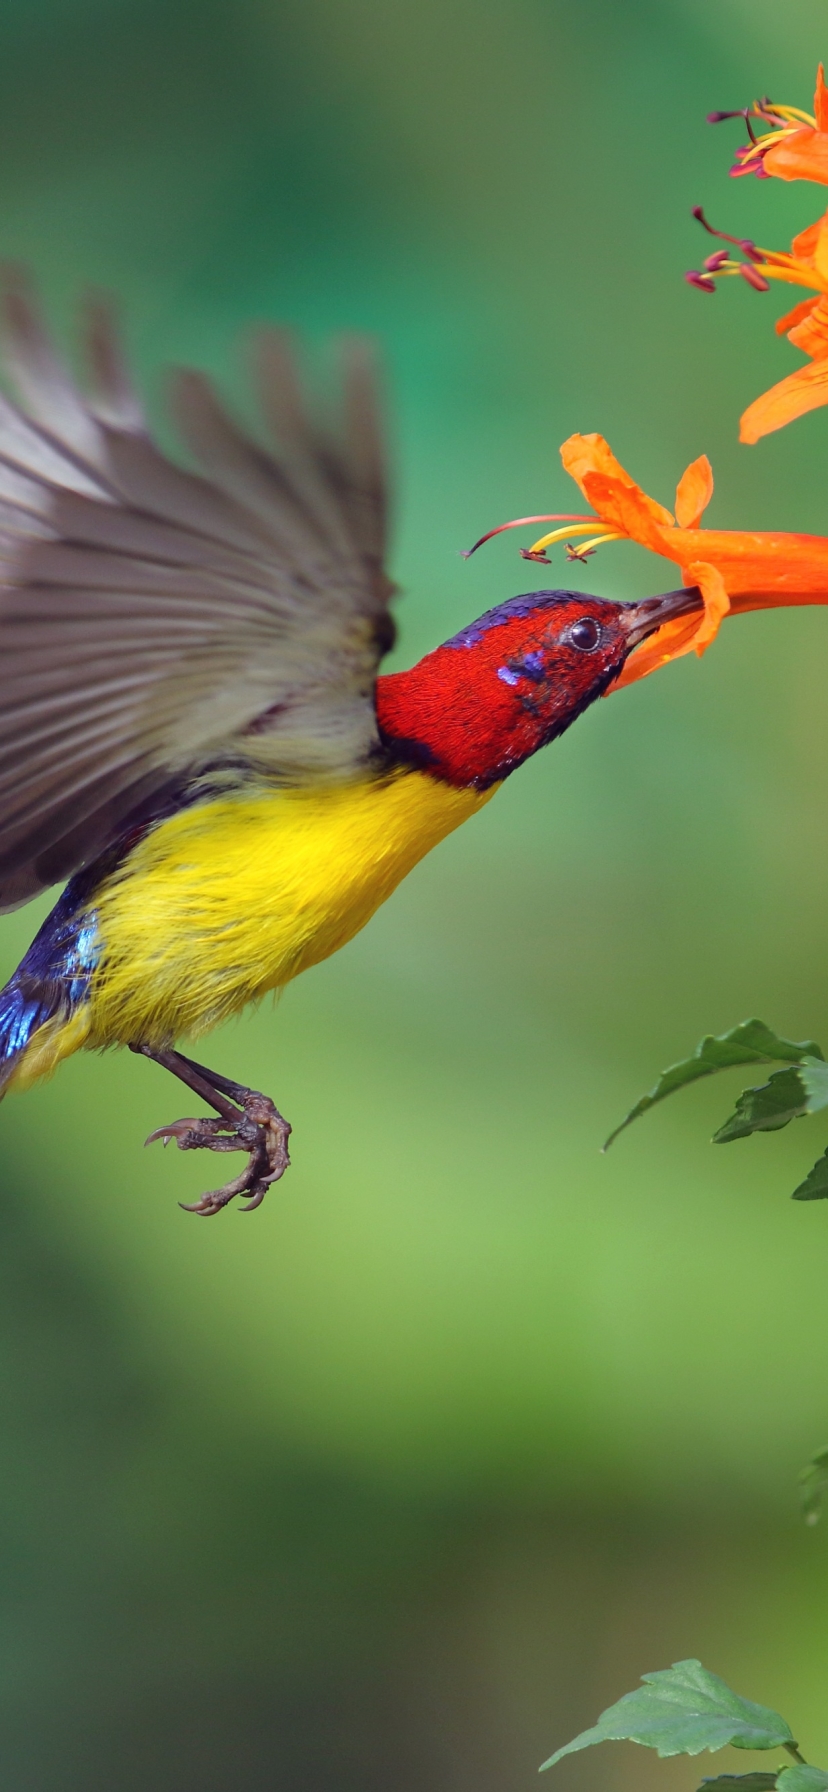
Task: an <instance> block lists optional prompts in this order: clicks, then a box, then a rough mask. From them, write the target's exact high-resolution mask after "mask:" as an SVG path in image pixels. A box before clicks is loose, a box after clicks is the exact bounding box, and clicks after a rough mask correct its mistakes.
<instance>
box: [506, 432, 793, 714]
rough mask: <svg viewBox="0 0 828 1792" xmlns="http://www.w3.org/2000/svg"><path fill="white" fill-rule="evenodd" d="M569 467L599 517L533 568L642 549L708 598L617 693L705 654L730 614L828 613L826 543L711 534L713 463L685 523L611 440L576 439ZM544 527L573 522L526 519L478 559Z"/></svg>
mask: <svg viewBox="0 0 828 1792" xmlns="http://www.w3.org/2000/svg"><path fill="white" fill-rule="evenodd" d="M561 460H562V461H563V464H564V467H565V469H566V471H567V473H569V474H570V476H571V477H572V478H573V479H574V480H575V482H576V484H577V485H579V486H580V489H581V491H582V492H583V494H584V497H585V498H586V499H587V502H588V503H590V504H591V505H592V507H593V513H594V514H593V515H592V516H581V517H578V518H575V517H568V518H567V519H565V523H566V525H568V526H563V527H559V528H557V529H553V530H552V531H551V532H550V533H549V534H548V535H542V536H541V537H540V540H538V541H536V542H535V543H534V544H533V546H532V547H531V548H523V549H522V550H521V552H522V555H523V558H524V559H527V560H535V561H540V562H541V564H542V565H549V564H550V563H549V561H548V560H547V559H546V554H545V550H546V548H548V547H551V546H552V545H553V544H554V543H556V542H561V543H562V542H566V543H567V554H568V558H570V559H578V558H583V557H584V556H585V555H587V554H591V553H593V552H594V550H595V549H596V548H597V547H599V546H600V545H601V544H602V543H604V542H609V541H637V542H638V543H639V544H640V546H641V547H645V548H649V550H650V552H651V553H653V554H659V555H661V556H662V557H663V558H664V559H665V560H672V561H673V562H674V564H675V565H676V566H678V567H679V568H680V571H681V578H682V582H683V583H684V584H685V585H697V586H698V587H699V589H700V591H701V593H702V596H703V598H704V611H703V613H702V614H701V615H691V616H682V617H680V618H678V619H677V620H676V621H674V622H668V623H665V624H664V627H663V628H660V629H659V630H658V631H657V633H656V634H654V635H651V636H650V638H649V639H648V640H647V641H643V642H642V643H641V646H640V647H637V648H636V649H635V650H634V652H633V653H631V654H630V657H629V659H628V660H627V663H626V666H625V667H624V670H623V672H622V674H621V677H620V678H619V679H618V681H617V683H616V684H614V685H613V687H612V688H613V690H619V689H621V688H622V687H623V686H625V685H628V684H634V683H635V682H636V680H637V679H639V678H644V677H646V675H647V673H648V672H655V671H656V670H657V669H658V667H659V666H664V665H666V664H667V663H668V661H669V660H673V659H678V658H680V656H681V655H682V654H685V653H690V652H691V651H693V652H695V653H698V654H701V653H703V652H704V651H705V648H707V647H709V646H710V643H711V641H713V640H714V639H715V636H716V634H717V632H718V629H719V625H720V623H721V622H722V620H723V618H724V617H725V616H726V615H728V614H733V615H735V614H737V613H738V612H739V611H742V610H764V609H775V608H776V607H777V606H779V605H783V604H822V603H828V538H826V537H825V536H822V535H786V534H782V533H781V532H780V533H772V532H769V531H764V530H762V531H756V532H750V531H743V530H730V529H703V528H702V527H701V519H702V515H703V513H704V510H705V509H706V507H707V505H708V504H709V502H710V499H711V497H712V494H713V473H712V470H711V466H710V462H709V460H708V459H707V456H706V455H704V454H703V455H701V456H700V457H699V459H698V460H695V461H693V462H692V464H691V465H690V466H689V467H688V468H687V470H686V472H685V473H684V474H683V475H682V477H681V479H680V480H679V484H678V489H677V491H676V508H675V515H673V513H672V512H671V511H669V510H666V509H665V508H664V506H663V505H662V504H658V503H657V502H656V500H655V499H654V498H649V497H648V496H647V494H646V492H644V491H642V489H641V487H640V485H636V483H635V481H634V480H633V479H631V478H630V475H629V473H626V472H625V471H624V468H623V467H622V466H621V465H620V463H619V462H618V461H617V460H616V458H615V455H614V454H613V453H612V450H611V448H610V447H609V444H608V443H607V442H605V441H604V438H603V436H599V435H588V436H582V435H575V436H570V437H569V439H568V441H566V442H564V444H563V446H562V448H561ZM541 521H545V522H558V521H564V519H559V518H557V517H545V518H541V517H521V518H519V519H518V520H517V522H515V523H502V524H501V525H500V529H493V530H491V531H490V532H489V534H488V535H485V536H482V537H481V539H480V541H479V542H476V543H475V548H472V549H471V552H472V553H474V552H475V549H476V548H477V547H481V546H482V543H483V541H488V540H489V539H490V538H491V536H492V535H496V534H499V533H500V531H501V530H502V529H511V528H516V527H518V525H519V524H525V523H527V522H541ZM573 525H574V526H573ZM573 536H585V537H589V539H588V540H586V541H584V543H583V544H582V545H581V546H580V548H578V549H574V548H572V547H571V545H570V543H571V538H572V537H573Z"/></svg>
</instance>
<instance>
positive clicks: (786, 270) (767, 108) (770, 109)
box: [686, 63, 828, 443]
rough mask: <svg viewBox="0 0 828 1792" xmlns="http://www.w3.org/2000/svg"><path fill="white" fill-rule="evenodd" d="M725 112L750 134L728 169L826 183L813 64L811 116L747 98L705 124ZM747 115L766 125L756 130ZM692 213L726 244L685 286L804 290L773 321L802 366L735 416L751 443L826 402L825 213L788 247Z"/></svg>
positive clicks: (823, 119) (824, 134) (827, 99)
mask: <svg viewBox="0 0 828 1792" xmlns="http://www.w3.org/2000/svg"><path fill="white" fill-rule="evenodd" d="M725 118H743V119H744V120H745V123H746V124H747V127H748V132H749V135H750V142H749V143H748V144H746V145H745V146H744V148H742V149H739V150H737V153H736V163H735V166H734V167H733V168H732V169H731V173H732V174H734V175H743V174H757V175H759V176H761V177H762V178H768V177H771V176H775V177H776V178H777V179H778V180H811V181H816V182H817V183H818V184H819V185H821V186H828V88H826V85H825V76H824V72H823V68H822V64H821V63H820V66H819V68H818V70H817V81H816V92H815V94H814V111H813V116H812V115H811V114H810V113H809V112H801V111H799V109H798V108H797V107H795V106H775V105H773V104H772V103H771V101H770V100H755V101H754V103H753V105H751V106H746V107H744V108H743V110H741V111H740V112H712V113H711V114H710V122H711V123H713V124H718V123H720V122H721V121H722V120H723V119H725ZM754 120H757V121H758V122H759V123H760V125H762V126H766V127H767V129H763V130H762V131H761V132H760V134H758V135H757V133H756V131H755V129H754V123H753V121H754ZM694 216H695V217H697V218H698V220H699V222H700V223H701V224H702V225H703V226H704V229H705V230H707V231H709V233H710V235H711V236H715V237H718V238H719V239H720V240H721V241H722V242H726V243H729V244H731V246H732V247H731V249H730V250H726V249H717V250H716V251H715V252H714V253H713V254H712V255H709V256H708V257H707V260H706V261H705V262H704V264H703V267H702V268H701V269H695V268H694V269H692V270H691V271H690V273H688V274H687V276H686V278H687V279H688V280H689V281H690V282H691V284H692V285H694V286H697V287H699V288H701V290H702V291H706V292H715V289H716V281H717V280H719V279H721V278H723V277H724V278H726V277H727V276H732V275H738V276H741V278H742V279H744V280H746V281H747V283H748V285H750V286H753V287H755V288H757V289H758V290H759V291H760V292H766V291H767V289H768V287H769V284H770V282H771V281H772V280H781V281H783V282H786V283H787V284H788V285H792V286H804V287H806V288H807V289H809V290H810V292H811V294H812V296H811V297H810V298H807V299H803V300H801V301H800V303H799V304H798V305H795V306H794V307H793V310H792V311H788V312H787V313H786V314H785V316H784V317H780V319H779V321H778V323H777V325H776V329H777V333H778V334H779V335H780V336H787V338H788V341H789V342H791V343H793V346H794V348H799V349H802V350H803V352H804V353H805V354H806V355H807V356H808V357H809V365H808V366H807V367H800V368H798V369H797V371H796V372H795V373H791V374H789V375H788V377H787V379H784V380H780V381H779V383H778V385H776V386H772V387H771V388H770V390H769V391H768V392H764V393H763V394H762V396H761V398H757V399H756V400H755V401H754V403H753V404H751V405H749V406H748V408H747V410H746V411H745V413H744V415H743V417H742V419H741V425H740V430H739V435H740V439H741V441H743V442H751V443H752V442H758V441H759V439H760V437H762V436H766V435H768V434H769V433H770V432H771V430H774V429H782V428H783V427H784V425H785V424H786V423H792V422H793V420H794V418H795V417H801V416H803V415H804V413H805V412H806V411H812V410H815V409H816V408H817V406H818V405H823V404H828V212H826V213H825V214H824V215H823V216H822V217H820V218H817V219H816V221H815V223H813V224H810V225H809V226H808V229H807V230H802V231H800V233H799V235H798V236H795V237H794V240H793V242H792V244H791V247H790V251H787V250H777V249H762V248H760V247H759V246H758V245H757V244H756V243H754V242H752V241H751V240H750V239H749V238H740V237H733V236H728V235H727V233H726V232H725V231H720V230H714V229H713V228H712V226H711V225H710V224H708V222H707V219H706V218H705V216H704V213H703V211H702V209H701V207H700V206H697V207H696V208H695V212H694ZM734 249H735V250H736V251H737V253H736V254H734V253H733V250H734Z"/></svg>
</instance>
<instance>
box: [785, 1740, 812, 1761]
mask: <svg viewBox="0 0 828 1792" xmlns="http://www.w3.org/2000/svg"><path fill="white" fill-rule="evenodd" d="M782 1747H783V1748H786V1749H787V1751H788V1754H789V1755H793V1758H794V1760H795V1761H798V1762H799V1765H800V1767H807V1765H808V1763H807V1761H806V1759H805V1756H804V1755H801V1754H800V1752H799V1747H798V1745H797V1743H795V1742H783V1744H782Z"/></svg>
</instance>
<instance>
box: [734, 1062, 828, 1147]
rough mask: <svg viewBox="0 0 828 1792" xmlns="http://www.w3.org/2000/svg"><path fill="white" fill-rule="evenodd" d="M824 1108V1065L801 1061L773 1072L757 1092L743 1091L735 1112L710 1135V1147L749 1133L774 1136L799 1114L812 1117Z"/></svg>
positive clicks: (827, 1082)
mask: <svg viewBox="0 0 828 1792" xmlns="http://www.w3.org/2000/svg"><path fill="white" fill-rule="evenodd" d="M825 1107H828V1064H825V1063H824V1062H823V1061H822V1059H821V1058H803V1060H802V1063H801V1064H798V1065H796V1066H794V1065H790V1066H789V1067H788V1068H787V1069H786V1070H776V1071H774V1074H773V1076H771V1077H768V1080H767V1082H766V1083H761V1084H760V1085H759V1087H758V1088H755V1089H744V1090H743V1091H742V1094H741V1095H740V1096H739V1099H738V1101H737V1103H736V1106H735V1109H734V1111H733V1113H732V1114H731V1116H730V1119H729V1120H726V1121H725V1123H724V1126H720V1127H719V1130H718V1132H715V1133H714V1134H713V1143H714V1145H727V1144H729V1143H730V1141H731V1140H732V1139H746V1138H748V1137H749V1135H750V1134H751V1133H752V1132H778V1131H779V1129H780V1127H783V1126H787V1125H788V1123H789V1121H791V1120H800V1119H801V1118H802V1116H803V1114H816V1113H818V1112H819V1110H820V1108H825Z"/></svg>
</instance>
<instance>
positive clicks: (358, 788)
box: [21, 772, 493, 1081]
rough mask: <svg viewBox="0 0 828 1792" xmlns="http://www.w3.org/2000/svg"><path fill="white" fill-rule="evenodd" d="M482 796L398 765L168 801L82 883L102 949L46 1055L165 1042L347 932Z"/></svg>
mask: <svg viewBox="0 0 828 1792" xmlns="http://www.w3.org/2000/svg"><path fill="white" fill-rule="evenodd" d="M492 795H493V791H491V790H489V791H485V792H478V791H468V790H452V789H451V788H450V787H449V786H447V785H445V784H441V783H438V782H437V781H436V780H435V779H432V778H429V777H427V776H426V775H425V774H424V773H420V772H405V773H397V774H395V775H393V776H391V777H388V778H383V779H377V780H373V781H371V782H364V783H359V784H353V785H347V786H327V787H325V788H317V789H314V790H303V791H273V790H272V789H268V790H261V791H257V793H256V794H255V795H252V796H251V795H243V796H235V797H222V798H220V799H218V800H216V801H214V802H210V803H206V804H204V805H202V806H199V807H195V808H192V809H188V810H183V811H182V812H181V813H180V814H178V815H174V816H171V817H170V818H169V819H168V820H166V821H164V822H162V823H161V824H160V825H159V826H158V827H156V828H154V829H153V831H152V832H151V833H150V834H148V835H147V837H146V838H145V839H144V840H143V841H142V842H141V843H140V844H139V845H138V846H137V847H136V848H135V850H134V851H133V852H132V853H131V854H130V857H129V859H128V860H127V861H126V862H125V864H124V865H123V866H122V867H121V868H120V870H119V872H118V873H117V874H116V875H115V876H113V878H112V879H111V880H110V881H109V883H108V884H107V885H106V886H105V887H104V889H103V890H101V891H99V892H98V893H97V894H96V896H95V898H94V908H95V910H96V912H97V915H98V918H99V929H100V939H101V942H102V953H101V959H100V963H99V966H98V969H97V971H96V973H95V976H94V981H93V986H92V990H91V995H90V1001H89V1004H88V1007H87V1008H86V1009H85V1010H84V1014H83V1019H82V1020H81V1016H80V1015H78V1017H77V1019H76V1022H75V1024H74V1030H73V1023H72V1022H69V1023H68V1028H67V1037H65V1039H64V1038H60V1037H59V1030H58V1032H56V1035H55V1037H54V1039H53V1040H52V1041H51V1043H50V1045H49V1050H48V1052H47V1053H46V1055H47V1056H48V1058H49V1059H50V1060H51V1061H52V1062H54V1061H55V1060H56V1058H58V1057H63V1056H64V1055H65V1051H66V1050H68V1051H73V1050H75V1049H76V1048H77V1045H79V1044H82V1043H83V1044H87V1045H89V1046H91V1047H96V1046H104V1045H113V1044H130V1043H133V1044H138V1043H139V1042H144V1043H147V1044H151V1045H156V1046H157V1045H161V1044H168V1043H170V1042H171V1041H172V1040H174V1039H175V1038H176V1037H178V1036H179V1035H181V1034H190V1035H193V1034H198V1033H201V1032H204V1031H206V1029H207V1028H209V1027H211V1026H214V1025H215V1024H216V1023H217V1022H218V1021H220V1020H223V1019H224V1018H225V1017H226V1016H228V1015H230V1014H233V1013H235V1012H237V1011H238V1010H239V1009H240V1008H242V1007H244V1006H245V1004H246V1003H248V1002H255V1001H257V1000H258V999H259V998H260V997H261V996H262V995H264V994H265V993H266V992H267V991H269V990H274V989H278V988H281V987H282V986H283V985H284V984H286V983H288V982H289V981H290V980H291V978H293V977H296V976H297V975H298V974H299V972H300V971H303V970H305V969H306V968H307V966H308V965H311V964H317V963H318V962H319V960H320V959H323V958H327V957H328V956H329V954H330V953H331V952H335V951H336V950H337V948H338V947H339V946H342V945H344V944H345V942H346V940H349V939H351V938H352V937H353V935H354V934H355V933H358V931H359V929H360V928H361V927H364V926H365V923H366V921H368V920H369V919H370V917H371V915H372V914H373V913H374V911H375V909H377V908H378V907H379V905H380V903H382V902H384V901H385V899H386V897H387V896H389V895H390V894H391V891H392V890H393V889H395V887H396V885H397V884H398V883H399V882H400V880H401V879H402V878H403V877H405V875H406V873H407V872H408V871H410V870H411V868H412V866H413V865H415V864H416V863H417V861H418V860H419V859H421V858H422V857H423V856H424V854H425V853H427V852H429V851H430V849H431V847H432V846H436V845H437V843H438V841H440V840H442V839H443V838H444V837H445V835H446V834H449V833H451V832H452V830H453V829H454V828H456V827H459V825H460V823H461V822H463V821H465V820H466V819H467V818H468V817H469V816H470V815H472V814H474V813H475V811H476V810H477V809H479V808H481V807H482V806H483V804H484V803H486V802H487V801H488V799H489V797H490V796H492ZM87 1022H88V1028H87V1025H86V1023H87ZM80 1033H83V1034H85V1037H84V1038H81V1037H80ZM70 1036H71V1037H70ZM33 1045H34V1041H33ZM42 1045H43V1046H44V1047H46V1045H47V1041H46V1040H45V1039H44V1040H43V1041H42ZM61 1047H63V1049H61ZM21 1068H22V1067H21ZM43 1068H46V1065H44V1066H43ZM27 1069H28V1071H29V1076H26V1077H25V1080H26V1081H28V1080H29V1077H30V1075H31V1073H32V1072H34V1074H35V1075H37V1074H42V1069H40V1068H38V1070H35V1065H34V1062H33V1061H30V1063H29V1065H28V1066H27Z"/></svg>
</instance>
